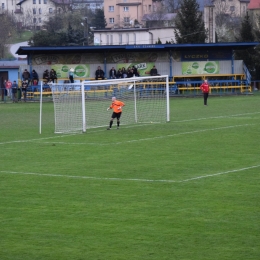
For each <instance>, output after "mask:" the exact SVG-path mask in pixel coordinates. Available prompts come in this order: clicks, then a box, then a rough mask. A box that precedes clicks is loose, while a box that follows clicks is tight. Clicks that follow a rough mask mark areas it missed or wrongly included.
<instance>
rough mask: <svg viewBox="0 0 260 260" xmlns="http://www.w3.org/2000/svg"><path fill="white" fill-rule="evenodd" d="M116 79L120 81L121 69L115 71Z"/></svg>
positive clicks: (121, 76)
mask: <svg viewBox="0 0 260 260" xmlns="http://www.w3.org/2000/svg"><path fill="white" fill-rule="evenodd" d="M116 78H117V79H121V78H123V73H122V70H121V68H120V69H118V71H117V73H116Z"/></svg>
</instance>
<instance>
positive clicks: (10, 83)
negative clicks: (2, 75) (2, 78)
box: [5, 79, 12, 98]
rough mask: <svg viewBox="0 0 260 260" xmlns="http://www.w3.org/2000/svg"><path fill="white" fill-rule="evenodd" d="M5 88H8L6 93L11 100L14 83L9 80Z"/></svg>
mask: <svg viewBox="0 0 260 260" xmlns="http://www.w3.org/2000/svg"><path fill="white" fill-rule="evenodd" d="M5 88H6V92H7V96H8V97H9V98H12V82H11V80H10V79H8V80H7V81H6V83H5Z"/></svg>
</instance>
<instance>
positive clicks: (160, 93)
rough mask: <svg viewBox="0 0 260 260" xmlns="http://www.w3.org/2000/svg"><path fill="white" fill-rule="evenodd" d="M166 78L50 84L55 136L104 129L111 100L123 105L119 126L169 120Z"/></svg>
mask: <svg viewBox="0 0 260 260" xmlns="http://www.w3.org/2000/svg"><path fill="white" fill-rule="evenodd" d="M167 93H169V86H168V76H155V77H136V78H127V79H113V80H99V81H85V82H83V83H74V84H69V83H66V84H53V85H52V96H53V102H54V113H55V133H66V132H76V131H83V132H84V131H85V130H86V129H89V128H97V127H105V126H106V127H107V126H108V125H109V121H110V118H111V115H112V112H113V111H112V110H108V111H107V108H108V107H109V106H110V105H111V103H112V101H111V98H112V97H116V99H117V100H120V101H122V102H124V103H125V106H124V107H123V112H122V115H121V119H120V125H128V124H134V123H150V122H154V123H160V122H166V121H169V111H168V110H169V109H167V108H168V107H169V106H168V104H169V95H168V94H167Z"/></svg>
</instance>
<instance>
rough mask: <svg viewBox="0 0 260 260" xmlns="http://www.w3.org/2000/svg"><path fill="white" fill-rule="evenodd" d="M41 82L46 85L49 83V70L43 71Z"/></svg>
mask: <svg viewBox="0 0 260 260" xmlns="http://www.w3.org/2000/svg"><path fill="white" fill-rule="evenodd" d="M42 77H43V81H44V84H47V83H49V81H50V74H49V70H45V71H44V72H43V76H42Z"/></svg>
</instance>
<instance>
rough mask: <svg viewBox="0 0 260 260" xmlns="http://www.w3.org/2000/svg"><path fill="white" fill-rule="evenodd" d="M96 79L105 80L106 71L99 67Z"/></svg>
mask: <svg viewBox="0 0 260 260" xmlns="http://www.w3.org/2000/svg"><path fill="white" fill-rule="evenodd" d="M95 76H96V77H95V79H96V80H98V79H100V78H101V79H104V78H105V73H104V71H103V70H102V69H101V67H100V66H98V68H97V70H96V73H95Z"/></svg>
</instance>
